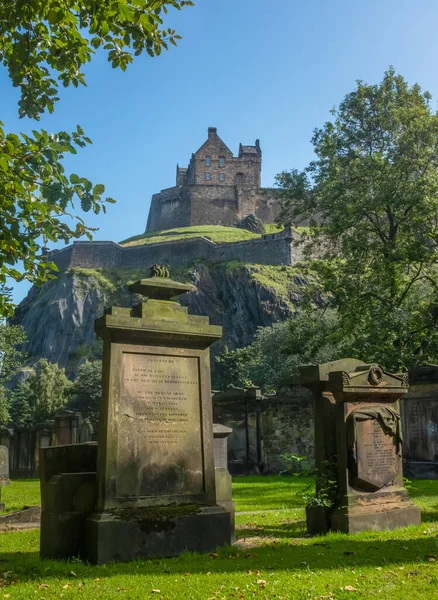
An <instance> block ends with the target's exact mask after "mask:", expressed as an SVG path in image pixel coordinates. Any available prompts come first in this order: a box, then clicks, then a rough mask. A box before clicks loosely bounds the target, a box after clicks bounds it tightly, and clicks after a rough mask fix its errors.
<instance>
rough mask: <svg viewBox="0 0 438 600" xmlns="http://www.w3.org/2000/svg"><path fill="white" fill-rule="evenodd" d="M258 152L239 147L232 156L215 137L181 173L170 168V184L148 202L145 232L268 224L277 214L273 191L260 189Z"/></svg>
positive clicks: (212, 134)
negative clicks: (252, 221)
mask: <svg viewBox="0 0 438 600" xmlns="http://www.w3.org/2000/svg"><path fill="white" fill-rule="evenodd" d="M261 168H262V151H261V148H260V142H259V140H256V142H255V145H254V146H244V145H242V144H239V154H238V156H234V155H233V153H232V152H231V150H230V149H229V148H228V146H227V145H226V144H225V143H224V142H223V141H222V140H221V138H220V137H219V136H218V134H217V129H216V127H209V128H208V138H207V140H206V141H205V142H204V143H203V144H202V146H201V147H200V148H199V150H197V152H195V153H194V154H192V157H191V159H190V163H189V166H188V167H187V168H182V167H179V166H178V165H177V166H176V184H175V186H174V187H171V188H167V189H164V190H161V192H159V193H158V194H154V195H153V196H152V201H151V207H150V210H149V217H148V220H147V225H146V232H148V233H149V232H152V231H163V230H166V229H174V228H175V227H190V226H193V225H224V226H226V227H234V226H235V225H236V223H237V222H238V221H240V220H241V219H243V218H244V217H247V216H248V215H250V214H254V215H256V216H257V217H258V218H259V219H260V220H261V221H262V222H263V223H274V222H275V220H276V218H277V217H278V214H279V212H280V201H279V199H278V198H277V197H276V193H275V190H272V189H264V188H262V187H261Z"/></svg>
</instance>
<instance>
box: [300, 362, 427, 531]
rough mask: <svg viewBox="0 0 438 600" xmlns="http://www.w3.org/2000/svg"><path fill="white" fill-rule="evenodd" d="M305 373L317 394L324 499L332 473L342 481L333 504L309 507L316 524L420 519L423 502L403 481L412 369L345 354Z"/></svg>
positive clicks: (379, 525)
mask: <svg viewBox="0 0 438 600" xmlns="http://www.w3.org/2000/svg"><path fill="white" fill-rule="evenodd" d="M300 379H301V383H302V384H303V385H306V386H308V387H309V388H310V389H312V390H313V392H314V395H315V447H316V452H315V459H316V468H317V490H316V499H318V494H321V492H322V489H321V488H323V487H324V485H325V484H324V478H325V479H329V478H330V477H331V478H332V479H334V480H335V481H336V484H337V486H336V487H337V489H335V490H334V505H333V506H332V507H327V506H323V505H318V502H315V504H314V505H313V506H312V505H310V506H309V507H308V508H307V523H308V530H309V532H310V533H312V534H314V533H325V532H326V531H327V530H328V529H329V528H331V529H332V530H334V531H343V532H345V533H355V532H358V531H363V530H368V529H370V530H383V529H395V528H396V527H403V526H406V525H417V524H419V523H420V522H421V512H420V509H419V508H418V507H417V506H416V505H415V504H414V503H413V502H412V501H411V500H410V499H409V496H408V492H407V490H406V489H405V487H404V485H403V472H402V443H403V437H402V431H401V419H400V407H399V400H400V398H402V397H403V395H404V394H406V392H407V391H408V379H407V375H406V374H403V373H402V374H392V373H388V372H387V371H385V370H384V369H383V368H382V367H380V366H379V365H376V364H371V365H367V364H365V363H363V362H362V361H359V360H355V359H345V360H340V361H335V362H333V363H327V364H323V365H315V366H313V365H311V366H306V367H302V368H301V369H300ZM333 467H334V469H335V472H334V473H333V472H331V469H332V468H333ZM318 487H319V489H318ZM327 489H328V488H327V485H325V490H324V493H325V494H326V496H327Z"/></svg>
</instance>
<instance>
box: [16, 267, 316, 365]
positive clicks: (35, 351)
mask: <svg viewBox="0 0 438 600" xmlns="http://www.w3.org/2000/svg"><path fill="white" fill-rule="evenodd" d="M124 271H126V272H124ZM147 276H148V275H147V270H146V269H145V271H141V272H138V273H137V272H133V271H132V270H122V269H118V270H114V271H104V270H100V269H99V270H95V269H82V268H73V269H71V270H70V271H67V272H65V273H63V274H60V276H59V277H58V278H57V279H56V280H52V281H51V282H49V283H46V284H45V285H44V286H43V287H42V288H41V289H37V288H32V289H31V290H30V292H29V294H28V296H27V297H26V298H25V299H24V300H23V301H22V302H21V304H20V306H19V307H18V308H17V310H16V313H15V317H14V321H13V322H14V323H15V324H21V325H23V327H24V328H25V330H26V333H27V336H28V341H27V343H26V344H25V345H24V348H23V350H24V351H25V352H26V353H27V354H28V356H29V363H30V364H32V363H33V362H35V361H36V360H38V359H39V358H47V359H48V360H50V361H51V362H57V363H58V364H59V365H60V366H61V367H64V368H66V371H67V374H68V375H69V376H74V375H75V373H76V371H77V369H78V367H79V366H80V364H81V363H82V362H83V361H84V360H85V359H86V358H92V357H100V355H101V343H100V341H99V340H97V338H96V336H95V333H94V320H95V319H96V318H97V317H99V316H101V315H102V314H103V312H104V308H105V307H107V306H111V305H118V306H132V305H133V304H135V303H136V302H137V301H138V297H136V296H135V294H131V293H130V292H129V291H128V284H129V283H132V282H133V281H134V280H136V279H140V278H142V277H147ZM171 277H172V278H174V279H177V280H185V281H190V282H191V283H193V284H194V285H195V286H196V290H195V291H194V292H191V293H188V294H185V295H183V296H181V300H180V301H181V304H183V305H185V306H188V308H189V312H190V313H191V314H196V315H206V316H209V317H210V322H211V323H212V324H215V325H222V326H223V328H224V331H223V338H222V341H221V342H219V343H216V344H214V346H213V348H212V357H214V356H215V355H217V354H218V353H219V352H221V351H222V349H223V347H224V346H225V345H227V346H228V347H229V348H230V349H234V348H237V347H241V346H246V345H247V344H249V343H251V341H252V340H253V337H254V334H255V332H256V330H257V328H258V327H264V326H268V325H272V324H273V323H274V322H276V321H280V320H284V319H287V318H288V317H290V316H291V315H292V313H293V312H294V310H295V306H296V305H297V304H298V303H299V302H300V298H301V288H302V286H303V285H305V280H304V279H303V278H302V277H301V276H300V274H299V272H298V270H297V268H295V267H289V266H266V265H243V264H239V263H238V264H234V263H225V264H220V265H215V266H207V265H205V264H200V265H196V266H194V267H192V268H191V269H187V270H185V271H184V272H181V273H180V272H175V271H174V270H171Z"/></svg>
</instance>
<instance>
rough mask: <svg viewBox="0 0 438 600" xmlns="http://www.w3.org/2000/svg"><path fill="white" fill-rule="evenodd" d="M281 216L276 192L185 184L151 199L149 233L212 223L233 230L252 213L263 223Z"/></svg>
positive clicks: (230, 186)
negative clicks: (232, 228)
mask: <svg viewBox="0 0 438 600" xmlns="http://www.w3.org/2000/svg"><path fill="white" fill-rule="evenodd" d="M279 213H280V200H279V198H278V195H277V193H276V190H270V189H255V188H254V186H250V185H239V186H234V185H233V186H232V185H213V184H209V185H186V186H183V187H180V188H178V187H173V188H169V189H166V190H163V191H162V192H160V193H159V194H154V195H153V196H152V202H151V208H150V211H149V218H148V222H147V226H146V231H147V232H151V231H164V230H166V229H174V228H176V227H190V226H194V225H198V226H199V225H212V224H214V225H223V226H225V227H234V226H235V225H236V223H237V222H238V221H240V219H243V218H244V217H247V216H248V215H250V214H255V215H256V216H257V217H258V218H259V219H261V221H263V223H274V222H275V220H276V219H277V217H278V215H279Z"/></svg>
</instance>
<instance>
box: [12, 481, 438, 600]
mask: <svg viewBox="0 0 438 600" xmlns="http://www.w3.org/2000/svg"><path fill="white" fill-rule="evenodd" d="M308 482H309V480H306V479H302V478H294V477H241V478H236V479H235V480H234V483H233V495H234V500H235V503H236V510H237V511H238V512H239V513H240V514H237V515H236V525H237V535H238V538H239V542H238V544H237V545H236V546H234V547H227V548H220V549H218V550H217V552H215V553H212V554H211V555H209V554H207V555H189V554H185V555H183V556H181V557H179V558H174V559H161V560H150V561H138V562H132V563H126V564H114V565H110V564H108V565H103V566H99V567H95V566H90V565H87V564H83V563H81V562H80V561H77V560H73V561H71V562H62V561H47V560H46V561H39V559H38V537H39V532H38V530H30V531H24V532H11V533H6V534H5V533H4V534H0V600H2V598H10V599H11V600H12V599H23V600H24V599H29V598H35V599H38V600H39V599H46V598H48V599H53V598H63V599H66V600H68V599H70V598H84V599H92V598H93V599H94V598H96V599H97V598H99V599H102V600H103V599H106V598H110V599H115V598H117V599H126V600H131V599H132V600H134V599H141V600H144V599H146V598H163V599H169V600H171V599H172V600H179V599H184V600H189V599H196V600H197V599H201V600H208V599H209V600H212V599H216V600H222V599H227V600H228V599H230V600H231V599H245V598H248V599H249V598H265V599H271V598H276V599H278V600H280V599H281V598H283V599H284V600H286V599H295V598H296V599H308V598H312V599H320V598H327V599H339V600H341V599H345V598H350V599H351V598H355V597H357V598H373V597H379V598H382V599H386V598H388V599H397V600H399V599H400V598H402V599H403V598H411V597H413V598H415V600H418V599H419V600H421V599H426V598H427V600H429V599H433V598H437V597H438V566H437V565H438V563H437V562H436V561H435V558H438V546H437V537H436V536H437V535H438V481H415V482H412V484H411V486H410V493H411V496H412V498H413V499H414V501H415V502H417V503H418V504H419V506H420V507H421V508H422V510H423V524H422V525H421V526H420V527H409V528H406V529H400V530H397V531H394V532H383V533H362V534H358V535H352V536H347V535H343V534H329V535H327V536H326V537H321V538H312V539H311V538H304V537H303V536H304V535H305V524H304V508H303V501H302V498H301V495H300V494H301V493H302V490H303V488H304V487H305V486H306V485H307V484H308ZM3 497H4V500H5V502H7V503H8V502H9V503H10V504H11V505H12V504H15V506H18V505H19V504H20V503H25V504H33V503H35V502H34V500H35V498H37V497H38V483H37V482H36V481H14V482H13V484H12V486H11V487H10V488H8V489H7V490H6V491H5V492H4V494H3ZM8 508H9V507H8Z"/></svg>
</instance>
